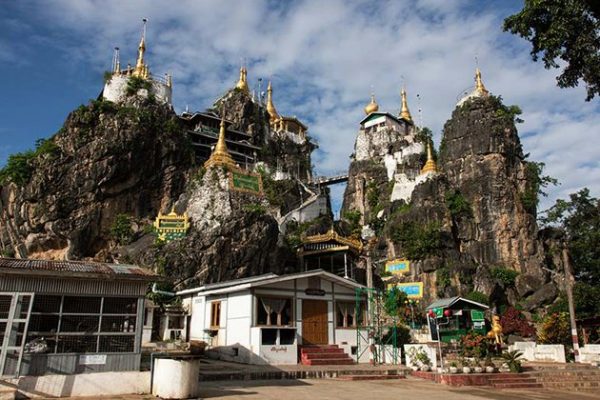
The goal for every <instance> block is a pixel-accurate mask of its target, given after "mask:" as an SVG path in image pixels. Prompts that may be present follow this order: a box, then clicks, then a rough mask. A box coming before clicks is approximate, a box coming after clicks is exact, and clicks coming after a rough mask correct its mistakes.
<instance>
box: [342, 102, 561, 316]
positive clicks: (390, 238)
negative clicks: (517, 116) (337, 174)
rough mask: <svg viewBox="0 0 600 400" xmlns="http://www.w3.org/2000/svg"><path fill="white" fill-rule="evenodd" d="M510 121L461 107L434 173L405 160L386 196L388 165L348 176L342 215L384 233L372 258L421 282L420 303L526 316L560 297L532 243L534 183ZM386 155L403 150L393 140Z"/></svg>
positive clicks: (500, 111)
mask: <svg viewBox="0 0 600 400" xmlns="http://www.w3.org/2000/svg"><path fill="white" fill-rule="evenodd" d="M513 119H514V115H513V114H511V112H510V109H509V108H508V107H505V106H504V105H502V103H501V101H500V100H499V99H498V98H495V97H484V98H477V97H476V98H473V99H470V100H468V101H466V102H465V103H464V104H462V105H461V106H459V107H457V109H456V110H455V111H454V112H453V114H452V117H451V119H450V120H448V122H447V123H446V124H445V126H444V133H443V139H442V144H441V147H440V154H439V160H438V173H437V174H431V175H429V176H424V175H423V174H420V172H417V173H415V171H418V169H419V166H417V167H416V168H415V166H414V163H417V164H420V165H421V166H422V165H423V159H424V157H423V155H421V156H420V157H416V156H415V155H413V156H412V157H408V158H405V159H406V162H405V163H397V164H396V172H395V174H394V180H393V181H392V182H394V188H393V189H392V190H391V192H390V191H388V192H385V190H384V189H385V183H386V170H387V169H388V168H389V162H388V163H387V164H386V157H389V156H385V155H384V156H381V155H380V154H374V155H371V156H370V158H369V159H368V160H365V161H361V162H360V163H358V162H354V163H353V164H352V165H351V167H350V173H349V185H348V188H347V190H346V194H345V198H344V208H345V209H346V210H351V209H354V210H358V211H360V212H361V213H362V215H364V216H365V218H364V223H368V224H369V225H370V226H369V227H370V228H375V229H374V230H375V231H376V232H377V231H380V232H381V235H380V236H379V238H378V240H377V241H376V242H375V247H374V249H373V251H374V257H376V258H387V259H392V258H396V257H405V258H408V259H409V260H411V261H412V270H411V274H410V276H408V277H404V278H402V279H403V280H405V281H423V282H424V285H425V297H426V300H429V299H432V298H436V297H445V296H454V295H459V294H460V295H466V294H468V293H470V292H472V291H478V292H482V293H484V294H485V295H487V296H489V297H490V299H491V300H492V302H493V303H495V304H498V305H500V304H507V303H509V304H516V303H518V302H520V303H521V304H522V305H523V306H524V307H525V308H527V309H530V310H531V309H534V308H537V307H539V306H541V305H543V304H547V303H549V302H552V301H553V300H554V299H555V297H556V295H557V294H558V291H557V288H556V285H555V283H554V282H552V281H551V280H550V277H549V276H548V274H547V273H546V272H545V270H544V267H551V268H555V267H556V266H553V265H548V264H549V262H551V257H550V258H549V257H547V256H546V255H545V251H544V245H545V246H546V247H548V246H549V245H548V244H547V243H545V242H544V245H543V243H542V240H540V238H538V231H537V225H536V215H535V212H536V211H535V196H537V193H532V191H536V192H537V187H536V186H535V183H534V182H533V181H532V180H534V179H535V176H532V174H531V168H530V167H531V163H529V162H527V161H525V159H524V156H523V153H522V149H521V145H520V142H519V137H518V135H517V131H516V128H515V123H514V120H513ZM357 145H358V140H357ZM387 146H388V148H398V149H399V150H400V151H402V150H404V149H406V148H407V147H408V146H410V143H406V139H404V138H402V137H400V138H398V140H397V141H396V143H393V144H388V145H387ZM394 146H396V147H394ZM380 147H381V146H374V149H373V150H369V151H375V153H377V151H378V149H379V148H380ZM363 152H364V150H363ZM357 154H358V151H357ZM411 166H412V168H411ZM407 172H408V173H407ZM407 180H408V182H409V183H410V182H411V181H412V183H411V184H412V186H411V187H408V186H410V185H407V183H406V182H405V181H407ZM357 182H359V184H357ZM399 187H401V188H403V190H405V189H407V188H408V189H410V190H409V191H407V190H405V191H406V192H407V193H408V196H398V195H397V189H398V188H399ZM394 193H396V196H395V195H394ZM532 199H533V200H532ZM361 207H362V208H361ZM373 210H375V211H377V212H378V217H379V218H378V219H374V216H373V215H372V214H373Z"/></svg>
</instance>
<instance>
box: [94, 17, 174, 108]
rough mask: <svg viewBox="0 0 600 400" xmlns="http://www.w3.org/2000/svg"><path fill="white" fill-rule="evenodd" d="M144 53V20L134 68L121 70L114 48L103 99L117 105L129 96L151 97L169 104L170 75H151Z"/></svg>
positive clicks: (129, 66)
mask: <svg viewBox="0 0 600 400" xmlns="http://www.w3.org/2000/svg"><path fill="white" fill-rule="evenodd" d="M145 53H146V20H144V29H143V32H142V38H141V40H140V44H139V46H138V56H137V60H136V63H135V66H131V65H127V67H126V68H125V69H121V62H120V60H119V49H118V48H115V55H114V57H113V65H112V69H111V71H110V73H109V74H108V76H105V83H104V89H103V90H102V98H103V99H105V100H109V101H112V102H114V103H119V102H122V101H123V100H125V99H126V98H127V97H129V96H133V95H137V96H141V97H145V98H150V97H153V98H154V99H155V100H156V101H157V102H159V103H164V104H169V105H170V104H171V102H172V95H173V81H172V78H171V75H168V74H165V76H164V78H163V77H159V76H155V75H151V74H150V67H149V66H148V64H147V63H146V61H145V58H144V55H145Z"/></svg>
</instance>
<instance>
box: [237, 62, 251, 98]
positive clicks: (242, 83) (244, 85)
mask: <svg viewBox="0 0 600 400" xmlns="http://www.w3.org/2000/svg"><path fill="white" fill-rule="evenodd" d="M235 87H236V89H239V90H241V91H243V92H244V93H250V89H249V88H248V70H246V67H244V66H242V67H240V79H239V80H238V82H237V83H236V85H235Z"/></svg>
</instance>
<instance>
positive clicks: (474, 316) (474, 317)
mask: <svg viewBox="0 0 600 400" xmlns="http://www.w3.org/2000/svg"><path fill="white" fill-rule="evenodd" d="M471 321H473V322H475V321H485V318H484V315H483V311H480V310H471Z"/></svg>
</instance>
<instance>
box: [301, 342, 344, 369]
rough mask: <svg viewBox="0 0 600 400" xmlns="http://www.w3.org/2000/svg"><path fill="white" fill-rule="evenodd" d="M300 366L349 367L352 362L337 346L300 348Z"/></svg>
mask: <svg viewBox="0 0 600 400" xmlns="http://www.w3.org/2000/svg"><path fill="white" fill-rule="evenodd" d="M300 364H302V365H351V364H354V360H353V359H352V358H350V356H349V355H348V354H346V353H345V352H344V349H340V348H339V347H338V345H336V344H332V345H324V346H301V347H300Z"/></svg>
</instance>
